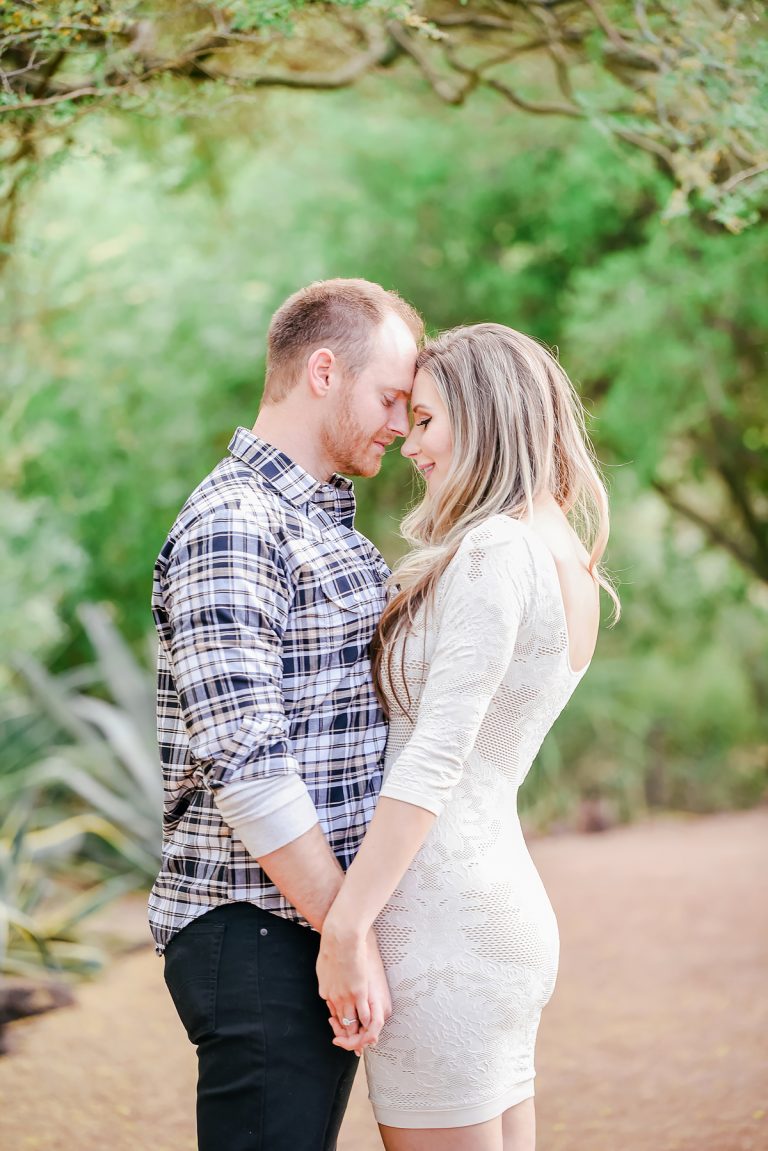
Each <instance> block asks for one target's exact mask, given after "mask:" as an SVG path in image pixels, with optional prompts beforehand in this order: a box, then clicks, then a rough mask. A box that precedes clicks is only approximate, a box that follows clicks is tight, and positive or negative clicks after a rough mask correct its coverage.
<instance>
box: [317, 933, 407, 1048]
mask: <svg viewBox="0 0 768 1151" xmlns="http://www.w3.org/2000/svg"><path fill="white" fill-rule="evenodd" d="M317 980H318V986H319V989H320V995H321V996H322V998H323V999H325V1001H326V1002H327V1004H328V1007H329V1010H330V1012H331V1018H330V1024H331V1027H332V1028H333V1034H334V1039H333V1043H334V1045H335V1046H336V1047H343V1048H344V1050H345V1051H354V1052H355V1054H356V1055H358V1056H359V1055H360V1054H361V1052H362V1051H363V1049H364V1048H365V1047H369V1046H372V1045H374V1044H375V1043H376V1040H377V1039H378V1037H379V1033H380V1031H381V1029H382V1027H383V1026H384V1024H385V1022H386V1021H387V1019H389V1017H390V1015H391V1014H392V1001H391V999H390V995H389V986H388V984H387V977H386V974H385V972H384V965H383V964H382V962H381V956H380V955H379V948H378V944H377V943H376V936H375V935H374V932H373V929H371V930H370V931H369V932H368V934H367V936H362V935H360V934H356V933H353V932H346V931H344V930H342V929H340V928H339V926H338V925H337V924H335V923H334V922H333V918H332V914H329V915H328V917H327V918H326V921H325V924H324V926H323V933H322V936H321V940H320V954H319V957H318V960H317Z"/></svg>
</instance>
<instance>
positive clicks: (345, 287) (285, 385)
mask: <svg viewBox="0 0 768 1151" xmlns="http://www.w3.org/2000/svg"><path fill="white" fill-rule="evenodd" d="M390 312H394V314H395V315H396V316H399V317H400V319H401V320H403V321H404V322H405V323H406V324H407V326H408V327H409V329H410V330H411V332H412V333H413V337H414V339H415V340H416V343H417V344H420V343H421V342H422V341H423V339H424V322H423V320H422V319H421V316H420V315H419V313H418V312H417V311H416V309H415V308H412V307H411V305H410V304H408V303H406V301H405V300H404V299H402V297H401V296H399V295H398V294H397V292H390V291H387V290H386V289H385V288H382V287H381V285H380V284H372V283H370V282H369V281H368V280H340V279H337V280H318V281H317V282H316V283H314V284H310V285H309V287H307V288H300V289H299V291H298V292H294V294H293V295H292V296H289V298H288V299H287V300H286V301H285V303H284V304H282V305H281V306H280V307H279V308H278V309H277V311H276V312H275V314H274V316H273V317H272V320H271V322H270V325H269V331H268V333H267V371H266V379H265V383H264V400H265V402H266V403H273V404H274V403H279V402H280V400H282V399H284V398H285V397H286V396H287V395H288V393H289V392H290V391H291V389H292V388H293V387H294V386H295V384H296V383H298V380H299V378H300V376H301V373H302V371H303V370H304V367H305V366H306V363H307V359H308V358H309V356H310V355H311V354H312V352H313V351H314V350H315V349H316V348H324V347H325V348H330V350H331V351H332V352H333V354H334V355H335V356H337V357H338V359H339V361H340V363H341V365H342V368H343V370H344V372H345V374H347V375H356V374H357V373H358V372H361V371H362V370H363V368H364V367H365V365H366V364H367V362H368V359H369V356H370V348H371V337H372V335H373V333H374V331H375V329H376V328H377V327H378V326H379V324H381V323H382V321H383V320H384V319H386V316H387V314H388V313H390Z"/></svg>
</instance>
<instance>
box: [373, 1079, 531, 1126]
mask: <svg viewBox="0 0 768 1151" xmlns="http://www.w3.org/2000/svg"><path fill="white" fill-rule="evenodd" d="M533 1095H534V1090H533V1080H532V1079H529V1080H527V1082H525V1083H517V1084H515V1086H514V1087H511V1088H510V1089H509V1090H508V1091H505V1092H504V1094H503V1095H498V1096H497V1097H496V1098H495V1099H491V1100H489V1101H488V1102H487V1103H475V1104H472V1105H470V1106H468V1107H447V1108H443V1109H431V1108H430V1109H427V1108H419V1109H418V1110H415V1111H414V1110H412V1111H405V1110H403V1109H401V1108H399V1107H387V1106H382V1105H381V1104H380V1103H377V1102H376V1101H375V1100H374V1099H371V1106H372V1107H373V1114H374V1116H375V1118H376V1122H377V1123H381V1124H382V1126H384V1127H407V1128H425V1127H469V1126H471V1124H473V1123H487V1122H488V1120H489V1119H495V1118H496V1116H497V1115H501V1114H503V1112H505V1111H507V1110H508V1109H509V1108H510V1107H515V1106H516V1105H517V1104H518V1103H524V1102H525V1100H526V1099H531V1098H532V1097H533ZM369 1098H370V1096H369Z"/></svg>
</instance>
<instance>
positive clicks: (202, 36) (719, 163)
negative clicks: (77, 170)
mask: <svg viewBox="0 0 768 1151" xmlns="http://www.w3.org/2000/svg"><path fill="white" fill-rule="evenodd" d="M766 31H768V22H767V20H766V13H765V6H764V5H763V4H761V3H759V2H758V0H734V2H732V3H729V4H722V3H719V2H718V0H685V2H679V0H672V2H671V3H666V2H665V3H660V2H656V0H645V2H644V0H516V2H515V3H507V2H502V3H499V2H498V0H458V2H457V0H327V2H326V3H316V2H312V3H310V2H309V0H276V2H275V3H271V4H264V3H263V2H262V0H208V2H207V3H206V2H204V0H196V2H194V3H190V0H164V2H163V3H158V2H156V0H155V2H153V0H143V2H142V0H60V2H59V3H53V2H45V0H0V156H1V157H2V159H3V161H4V171H5V177H4V181H3V184H2V186H1V187H0V242H2V243H3V244H4V245H5V248H6V250H8V249H9V248H10V245H11V243H12V241H13V239H14V235H15V225H16V219H17V213H18V209H19V205H20V202H21V199H22V196H23V194H24V189H25V187H26V186H27V185H28V184H29V183H30V181H32V180H33V179H34V178H35V177H36V175H37V174H38V172H39V170H40V167H41V165H45V164H50V162H51V159H52V157H54V156H55V155H56V154H57V151H58V150H60V149H61V148H62V147H64V148H66V147H68V146H69V145H71V143H72V140H73V139H74V137H75V135H76V133H77V131H78V127H79V124H80V121H81V120H82V118H83V117H84V116H86V115H87V114H88V113H89V112H91V111H93V110H101V109H104V108H105V107H106V108H109V109H111V110H113V111H118V110H121V111H139V112H140V113H141V114H142V115H145V116H155V117H162V118H168V117H169V116H172V115H174V114H178V113H179V112H184V113H185V114H187V115H189V114H193V113H194V114H201V113H202V112H204V111H206V110H208V111H209V110H210V105H211V103H214V104H216V105H218V106H220V107H226V106H228V105H231V104H232V103H233V102H234V101H237V100H242V99H245V98H249V97H252V96H253V94H254V93H255V92H258V91H260V90H263V89H264V88H288V89H293V90H301V89H320V90H329V89H338V88H344V87H349V86H351V85H354V84H357V83H359V82H360V81H361V80H365V79H366V78H368V77H371V76H375V77H376V82H377V84H378V85H379V88H380V91H386V90H388V89H389V88H390V87H391V85H392V83H393V81H396V82H397V83H398V84H399V85H406V84H407V82H408V79H409V78H411V77H414V76H415V77H418V78H419V80H420V82H421V83H420V88H419V97H418V99H419V102H420V103H425V104H428V103H429V101H430V100H431V101H435V100H440V101H442V102H443V103H445V104H447V105H450V106H460V105H463V104H464V103H465V102H467V101H469V100H470V99H475V98H476V97H477V95H478V94H480V95H483V94H486V93H487V92H489V91H492V92H493V93H495V94H496V96H497V97H498V98H499V102H500V107H501V105H502V102H503V105H504V106H505V107H506V109H507V114H508V115H510V116H513V115H514V113H515V112H517V111H523V112H524V113H525V114H526V115H530V116H539V117H545V118H547V117H551V116H555V117H562V118H565V119H567V120H570V121H572V122H573V123H578V122H581V121H583V122H588V123H590V124H591V125H593V127H596V128H597V129H598V130H600V131H602V132H605V133H609V134H611V135H613V136H614V137H615V138H617V139H620V140H623V141H624V142H625V143H626V144H628V145H629V146H631V147H632V148H635V149H639V150H641V151H643V152H645V153H647V154H648V155H650V156H652V157H653V159H654V161H655V163H656V164H657V165H658V166H659V168H660V169H662V170H663V171H664V172H665V173H666V174H667V175H668V176H669V177H671V179H672V181H673V184H674V191H673V192H672V195H671V198H669V199H668V203H667V213H668V214H669V215H677V214H685V213H687V212H688V211H690V210H691V208H692V207H693V208H695V209H696V210H697V212H700V213H702V212H703V214H704V215H707V216H708V217H709V218H710V219H712V220H715V221H717V222H718V223H720V224H722V225H725V227H727V228H728V229H730V230H732V231H740V230H741V229H742V228H744V227H745V226H747V225H748V224H750V223H754V222H755V221H756V220H758V219H760V218H761V216H763V215H764V214H765V210H766V204H767V203H768V150H767V148H768V146H767V145H766V141H767V140H768V100H767V99H766V95H767V92H768V36H766Z"/></svg>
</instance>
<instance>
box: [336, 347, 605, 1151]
mask: <svg viewBox="0 0 768 1151" xmlns="http://www.w3.org/2000/svg"><path fill="white" fill-rule="evenodd" d="M411 405H412V410H413V418H414V424H413V428H412V431H411V433H410V435H409V436H408V439H407V440H406V442H405V444H404V446H403V454H404V455H406V456H407V457H408V458H410V459H411V460H412V461H413V463H414V464H415V466H416V467H417V468H418V470H419V471H420V472H421V474H422V475H423V477H424V479H425V481H426V494H425V497H424V500H423V502H422V503H421V504H420V505H419V506H418V507H416V509H415V510H414V511H413V512H412V513H411V514H410V515H409V516H408V517H407V519H406V520H405V522H404V525H403V534H404V535H405V537H406V538H407V539H408V540H409V541H410V542H411V543H412V544H414V545H415V548H414V550H413V551H412V552H411V553H410V554H409V555H408V556H407V557H406V558H405V560H404V561H403V563H402V564H401V565H400V566H399V569H398V570H397V572H396V573H395V575H394V577H393V581H394V585H395V586H396V587H397V589H398V590H397V592H396V594H394V596H393V598H392V599H391V600H390V602H389V604H388V606H387V609H386V611H385V612H384V615H383V617H382V620H381V623H380V626H379V631H378V634H377V640H376V642H375V645H374V648H375V650H374V660H373V666H374V675H375V678H376V682H377V686H378V688H379V690H380V694H381V696H382V699H383V701H384V702H385V705H386V707H387V709H388V711H389V716H390V734H389V742H388V745H387V760H386V768H385V779H384V785H383V788H382V791H381V799H380V801H379V804H378V807H377V810H376V814H375V816H374V818H373V820H372V822H371V825H370V828H369V830H368V833H367V835H366V837H365V840H364V842H363V845H362V847H361V849H360V851H359V853H358V855H357V857H356V859H355V861H354V863H353V864H352V866H351V867H350V869H349V871H348V873H347V876H346V878H345V880H344V883H343V885H342V888H341V891H340V892H339V895H338V896H337V898H336V900H335V902H334V904H333V906H332V908H331V910H330V912H329V914H328V917H327V919H326V922H325V925H324V929H323V938H322V944H321V951H320V959H319V962H318V977H319V982H320V992H321V995H323V997H324V998H325V999H326V1000H327V1001H328V1003H329V1006H330V1009H331V1012H332V1025H333V1028H334V1032H335V1034H336V1039H335V1042H336V1043H337V1044H339V1045H340V1046H344V1047H347V1048H353V1049H355V1048H356V1049H359V1048H360V1047H362V1046H365V1045H366V1044H369V1041H370V1039H371V1038H372V1036H373V1033H374V1032H375V1027H373V1029H371V1026H369V1021H370V1008H369V1003H368V999H367V994H366V969H365V955H366V944H365V940H366V934H367V932H368V930H369V929H370V927H371V926H372V925H374V924H375V931H376V935H377V937H378V940H379V946H380V950H381V955H382V958H383V960H384V964H385V967H386V970H387V978H388V980H389V983H390V988H391V993H392V1006H393V1013H392V1016H391V1018H390V1020H389V1022H388V1023H387V1024H386V1026H385V1027H384V1030H383V1031H382V1033H381V1037H380V1040H379V1042H378V1043H377V1044H376V1045H375V1046H372V1045H369V1046H368V1047H367V1049H366V1065H367V1070H368V1078H369V1086H370V1094H371V1101H372V1103H373V1108H374V1112H375V1115H376V1118H377V1120H378V1122H379V1125H380V1130H381V1133H382V1138H383V1141H384V1144H385V1147H386V1148H387V1151H417V1149H418V1151H432V1149H434V1151H451V1149H453V1148H461V1151H502V1149H503V1151H532V1148H533V1147H534V1142H535V1123H534V1110H533V1078H534V1067H533V1052H534V1044H535V1039H536V1031H537V1027H538V1023H539V1017H540V1014H541V1009H542V1008H543V1006H544V1005H545V1003H546V1002H547V1001H548V999H549V997H550V995H551V994H552V990H553V987H554V983H555V976H556V972H557V962H558V934H557V924H556V921H555V917H554V913H553V911H552V908H551V906H550V903H549V900H548V899H547V896H546V893H545V891H544V888H543V886H542V883H541V880H540V879H539V876H538V874H537V872H536V870H535V868H534V865H533V862H532V860H531V858H530V856H529V854H528V851H527V848H526V845H525V842H524V840H523V836H522V832H521V829H520V822H519V818H518V815H517V792H518V788H519V787H520V785H521V784H522V782H523V780H524V779H525V776H526V774H527V772H528V770H529V768H530V766H531V764H532V762H533V760H534V757H535V756H536V754H537V752H538V750H539V748H540V746H541V743H542V741H543V739H544V737H545V735H546V734H547V732H548V731H549V729H550V728H551V726H552V724H553V723H554V721H555V720H556V718H557V716H558V715H559V713H560V711H561V710H562V708H563V707H564V706H565V704H566V703H567V701H568V699H569V698H570V696H571V694H572V692H573V691H574V689H575V688H576V686H577V684H578V683H579V681H580V680H581V678H582V676H583V675H584V673H585V671H586V670H587V668H588V666H589V662H590V659H591V657H592V652H593V649H594V646H595V642H596V638H597V631H598V623H599V602H598V599H599V586H600V585H602V586H603V587H604V588H605V589H606V590H607V591H608V594H609V595H610V596H611V598H612V599H613V600H614V603H615V605H616V609H617V611H618V600H617V598H616V595H615V593H614V592H613V589H612V588H611V587H610V584H609V583H608V581H607V580H606V578H605V577H604V576H603V575H602V574H601V572H600V569H599V566H598V564H599V560H600V558H601V556H602V553H603V551H604V548H605V544H606V540H607V537H608V513H607V500H606V495H605V489H604V487H603V484H602V482H601V480H600V477H599V474H598V471H597V468H596V466H595V464H594V462H593V457H592V453H591V448H590V445H589V441H588V439H587V436H586V433H585V430H584V419H583V411H582V408H581V405H580V403H579V400H578V398H577V396H576V394H575V392H574V390H573V387H572V386H571V384H570V381H569V380H568V377H567V376H566V375H565V373H564V372H563V371H562V369H561V368H560V366H559V365H558V363H557V362H556V360H555V359H554V358H553V357H552V356H551V355H550V354H549V353H548V352H547V351H546V350H545V349H544V348H542V347H541V346H540V345H539V344H538V343H537V342H536V341H535V340H532V339H531V338H529V337H528V336H525V335H522V334H521V333H519V332H515V331H513V330H511V329H510V328H505V327H502V326H501V325H498V324H478V325H475V326H472V327H464V328H458V329H456V330H454V331H452V332H447V333H446V334H444V335H442V336H440V337H439V338H438V339H436V340H435V341H433V342H432V343H431V344H429V345H428V346H427V347H426V348H424V350H423V351H422V352H421V353H420V355H419V359H418V361H417V374H416V379H415V381H414V387H413V393H412V397H411ZM568 517H570V518H571V519H572V520H573V521H574V523H575V524H576V526H577V527H579V528H580V529H581V530H582V533H583V538H584V539H585V540H587V541H589V540H590V539H592V542H591V545H590V544H589V543H587V544H586V545H585V543H583V542H582V539H581V538H580V537H579V535H578V534H577V531H576V530H574V527H572V526H571V523H570V521H569V518H568ZM358 1021H359V1022H358Z"/></svg>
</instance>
